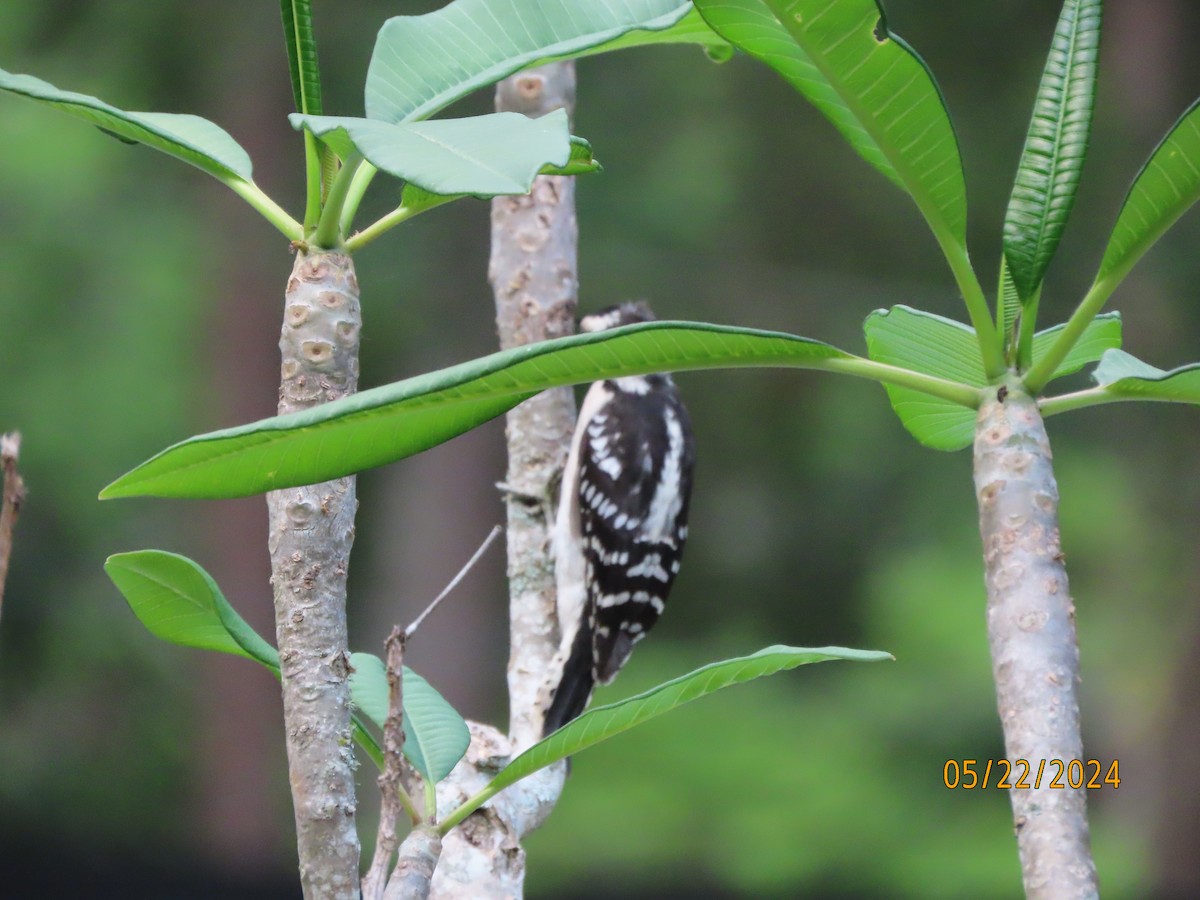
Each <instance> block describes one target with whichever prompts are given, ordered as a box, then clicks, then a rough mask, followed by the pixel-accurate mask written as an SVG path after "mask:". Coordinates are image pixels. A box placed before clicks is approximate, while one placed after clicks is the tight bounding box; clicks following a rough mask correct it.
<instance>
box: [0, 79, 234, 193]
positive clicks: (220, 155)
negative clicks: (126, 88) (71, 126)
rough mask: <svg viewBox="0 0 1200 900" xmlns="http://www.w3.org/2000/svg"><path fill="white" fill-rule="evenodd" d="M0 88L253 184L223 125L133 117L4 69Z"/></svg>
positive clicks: (155, 115) (175, 117) (165, 116)
mask: <svg viewBox="0 0 1200 900" xmlns="http://www.w3.org/2000/svg"><path fill="white" fill-rule="evenodd" d="M0 89H3V90H6V91H11V92H12V93H14V94H19V95H21V96H23V97H28V98H29V99H31V100H36V101H38V102H40V103H43V104H45V105H47V106H51V107H53V108H55V109H58V110H61V111H62V112H65V113H67V114H69V115H71V116H74V117H75V118H78V119H83V120H84V121H86V122H90V123H92V124H93V125H96V126H98V127H99V128H101V129H102V130H104V131H107V132H109V133H111V134H113V135H115V136H117V137H119V138H121V139H122V140H125V141H132V142H134V143H139V144H145V145H146V146H148V147H153V148H154V149H155V150H160V151H162V152H163V153H166V154H168V155H170V156H174V157H175V158H176V159H180V160H182V161H183V162H186V163H190V164H191V165H193V166H196V167H197V168H199V169H202V170H204V171H205V172H208V173H209V174H210V175H215V176H216V177H218V178H222V179H229V178H237V179H241V180H243V181H250V180H251V177H252V173H253V167H252V166H251V163H250V157H249V155H248V154H247V153H246V151H245V150H243V149H242V147H241V146H240V145H239V144H238V143H237V141H235V140H234V139H233V138H232V137H230V135H229V133H228V132H226V131H225V130H224V129H222V128H221V127H220V126H218V125H215V124H214V123H212V122H210V121H208V120H207V119H202V118H200V117H199V116H192V115H184V114H176V113H159V112H129V111H126V110H123V109H117V108H116V107H115V106H110V105H109V104H107V103H105V102H104V101H103V100H98V99H97V98H95V97H90V96H88V95H87V94H77V93H75V92H74V91H64V90H60V89H59V88H56V87H55V86H54V85H52V84H49V83H48V82H45V81H42V80H41V79H40V78H34V77H33V76H32V75H16V74H13V73H11V72H6V71H4V70H3V69H0Z"/></svg>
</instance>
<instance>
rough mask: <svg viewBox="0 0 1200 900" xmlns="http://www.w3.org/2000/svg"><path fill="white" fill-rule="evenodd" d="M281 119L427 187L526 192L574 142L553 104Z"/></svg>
mask: <svg viewBox="0 0 1200 900" xmlns="http://www.w3.org/2000/svg"><path fill="white" fill-rule="evenodd" d="M289 118H290V120H291V122H292V125H293V126H294V127H296V128H297V129H299V128H302V127H303V128H308V129H309V130H310V131H312V132H313V133H314V134H315V135H316V136H317V137H319V138H320V139H321V140H322V141H324V142H325V143H326V144H328V145H329V146H330V147H331V148H332V149H333V151H334V152H335V153H337V154H338V155H339V156H341V157H343V158H345V157H347V156H349V155H350V154H351V153H352V152H354V150H357V151H358V152H359V153H361V154H362V155H363V156H364V157H365V158H366V159H367V160H368V161H369V162H370V163H371V164H372V165H374V166H376V167H377V168H379V169H382V170H383V171H385V172H387V173H388V174H390V175H394V176H395V177H397V178H402V179H404V180H405V181H407V182H409V183H411V184H415V185H417V186H418V187H420V188H423V189H425V190H426V191H429V192H430V193H434V194H470V195H472V196H476V197H494V196H497V195H499V194H527V193H529V189H530V187H531V186H532V184H533V179H534V178H535V177H536V176H537V174H538V172H539V171H540V170H541V169H542V167H543V166H545V165H551V166H560V167H566V166H568V165H569V164H570V163H571V159H572V151H573V149H574V148H573V146H572V144H571V142H570V133H569V132H568V130H567V114H566V111H565V110H561V109H558V110H555V111H554V112H552V113H549V114H548V115H545V116H542V117H541V118H539V119H530V118H528V117H526V116H523V115H521V114H519V113H512V112H503V113H491V114H490V115H485V116H474V117H472V118H467V119H438V120H437V121H434V122H402V123H400V124H398V125H391V124H389V123H387V122H375V121H372V120H371V119H356V118H351V117H349V116H304V115H301V114H299V113H293V114H292V115H291V116H290V117H289ZM589 156H590V151H589Z"/></svg>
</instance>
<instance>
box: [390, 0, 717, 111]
mask: <svg viewBox="0 0 1200 900" xmlns="http://www.w3.org/2000/svg"><path fill="white" fill-rule="evenodd" d="M690 9H691V3H681V2H679V0H588V2H586V3H580V2H578V0H455V2H453V3H450V4H449V5H447V6H445V7H443V8H442V9H439V10H436V11H435V12H431V13H428V14H426V15H423V16H397V17H395V18H393V19H389V20H388V21H387V22H386V23H384V26H383V28H381V29H380V31H379V35H378V37H377V38H376V40H375V50H374V52H373V53H372V54H371V65H370V67H369V68H368V70H367V84H366V110H367V117H368V118H371V119H379V120H381V121H384V122H402V121H412V120H416V119H427V118H429V117H430V116H432V115H433V114H434V113H436V112H438V110H441V109H444V108H445V107H446V106H448V105H450V104H451V103H453V102H454V101H455V100H458V99H459V98H461V97H465V96H466V95H467V94H469V93H471V92H473V91H475V90H477V89H479V88H481V87H484V86H486V85H489V84H492V83H494V82H496V81H499V80H500V79H502V78H504V77H506V76H508V75H511V74H512V73H513V72H516V71H519V70H520V69H524V68H528V67H530V66H535V65H538V64H540V63H544V62H549V61H551V60H554V59H567V58H573V57H576V56H580V55H583V54H584V53H586V52H588V51H591V50H593V48H597V49H600V48H602V45H604V44H606V43H608V42H610V41H616V40H618V39H621V44H620V46H621V47H629V46H637V44H638V43H639V40H638V38H639V37H643V38H644V41H645V42H647V43H653V42H656V41H661V40H663V36H664V34H665V32H666V30H667V29H671V28H672V27H673V26H678V28H679V31H678V33H677V34H676V35H675V39H677V40H695V41H697V42H699V43H702V44H705V45H708V44H713V45H716V44H718V43H719V42H718V41H716V40H715V39H714V38H713V37H712V35H711V33H710V32H709V31H708V29H706V28H702V27H698V26H697V23H696V21H695V19H694V18H691V19H688V18H686V14H687V13H688V11H689V10H690ZM656 35H657V37H656Z"/></svg>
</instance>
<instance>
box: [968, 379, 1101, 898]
mask: <svg viewBox="0 0 1200 900" xmlns="http://www.w3.org/2000/svg"><path fill="white" fill-rule="evenodd" d="M1051 458H1052V457H1051V453H1050V442H1049V440H1048V438H1047V437H1046V429H1045V426H1044V425H1043V422H1042V417H1041V413H1040V412H1039V411H1038V408H1037V402H1036V401H1035V400H1034V399H1033V398H1032V397H1030V396H1028V395H1027V394H1025V393H1023V392H1022V391H1021V389H1020V388H1019V387H1018V386H1017V385H1016V384H1015V383H1013V384H1009V385H1005V386H1001V387H1000V388H999V390H998V391H997V393H996V394H995V395H993V396H992V397H991V398H989V399H988V400H986V401H985V402H984V404H983V406H982V407H981V408H980V410H979V417H978V419H977V421H976V429H975V491H976V499H977V501H978V503H979V530H980V534H981V536H982V538H983V559H984V569H985V577H986V582H987V594H988V605H987V625H988V642H989V644H990V646H991V651H992V672H993V676H994V678H995V681H996V697H997V701H998V705H999V709H1000V721H1001V724H1002V725H1003V728H1004V744H1005V752H1006V753H1007V755H1008V759H1009V761H1010V763H1011V764H1012V766H1013V773H1012V776H1011V778H1010V779H1009V780H1010V781H1012V782H1014V783H1015V782H1016V781H1017V779H1018V777H1019V776H1020V775H1021V773H1022V771H1023V769H1024V767H1025V766H1028V767H1029V770H1028V777H1027V781H1028V784H1029V789H1015V788H1014V789H1013V790H1010V791H1009V798H1010V799H1011V801H1012V806H1013V824H1014V828H1015V831H1016V836H1017V846H1018V850H1019V853H1020V858H1021V873H1022V878H1023V879H1024V883H1025V894H1026V896H1027V897H1031V898H1047V900H1048V898H1054V900H1066V898H1077V897H1078V898H1082V897H1095V896H1097V895H1098V890H1099V889H1098V885H1097V880H1096V867H1095V864H1094V863H1093V862H1092V854H1091V847H1090V840H1089V836H1088V823H1087V808H1086V791H1085V790H1084V789H1082V788H1071V787H1069V786H1068V784H1067V774H1066V772H1065V767H1066V766H1067V765H1068V764H1069V763H1070V762H1071V761H1072V760H1082V759H1083V743H1082V740H1081V738H1080V732H1079V701H1078V698H1077V696H1076V687H1077V685H1078V683H1079V649H1078V645H1077V644H1076V640H1075V607H1074V604H1073V603H1072V602H1071V597H1070V593H1069V591H1068V586H1067V570H1066V567H1065V566H1064V564H1063V554H1062V549H1061V545H1060V542H1059V530H1058V486H1057V484H1056V483H1055V481H1054V470H1053V466H1052V464H1051ZM1060 767H1064V769H1060ZM1055 775H1058V776H1060V777H1059V778H1058V784H1060V785H1061V787H1052V786H1051V782H1052V780H1053V779H1054V776H1055Z"/></svg>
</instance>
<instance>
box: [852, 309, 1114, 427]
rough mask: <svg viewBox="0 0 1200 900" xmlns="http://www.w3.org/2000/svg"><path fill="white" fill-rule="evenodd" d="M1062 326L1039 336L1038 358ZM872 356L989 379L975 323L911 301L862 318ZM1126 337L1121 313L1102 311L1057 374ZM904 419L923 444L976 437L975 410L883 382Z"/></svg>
mask: <svg viewBox="0 0 1200 900" xmlns="http://www.w3.org/2000/svg"><path fill="white" fill-rule="evenodd" d="M1062 329H1063V326H1062V325H1057V326H1055V327H1054V328H1050V329H1047V330H1046V331H1043V332H1040V333H1038V334H1037V335H1035V336H1034V339H1033V356H1034V360H1035V361H1036V360H1037V359H1038V358H1039V357H1040V356H1041V355H1042V354H1044V353H1045V351H1046V350H1047V349H1048V348H1049V347H1050V345H1051V344H1053V342H1054V339H1055V337H1056V336H1057V335H1058V333H1059V332H1060V331H1062ZM863 330H864V331H865V332H866V337H867V350H868V354H869V356H870V358H871V359H873V360H875V361H876V362H881V363H888V364H889V365H893V366H900V367H901V368H905V369H911V370H913V371H916V372H923V373H925V374H927V375H936V376H937V377H939V378H945V379H948V380H950V381H957V382H959V383H961V384H967V385H970V386H972V387H982V386H983V385H985V384H987V379H986V377H985V376H984V372H983V364H982V363H981V362H980V358H979V344H978V343H977V342H976V340H975V333H974V331H972V330H971V328H970V326H968V325H964V324H962V323H961V322H955V321H954V320H952V319H946V318H943V317H942V316H937V315H934V314H933V313H927V312H923V311H921V310H918V309H912V308H910V307H907V306H893V307H892V308H891V309H880V310H876V311H875V312H873V313H871V314H870V315H869V316H867V319H866V322H864V323H863ZM1120 342H1121V317H1120V314H1119V313H1108V314H1105V315H1102V316H1097V317H1096V318H1095V319H1094V320H1092V323H1091V324H1090V325H1089V326H1088V328H1087V330H1086V331H1085V332H1084V335H1083V337H1082V338H1081V339H1080V340H1079V342H1078V343H1077V344H1076V345H1075V347H1074V348H1073V349H1072V351H1071V353H1070V354H1069V355H1068V356H1067V357H1066V358H1065V359H1064V360H1063V361H1062V363H1060V364H1059V366H1058V367H1057V368H1056V369H1055V371H1054V375H1053V377H1054V378H1058V377H1061V376H1063V375H1069V374H1070V373H1072V372H1077V371H1078V370H1079V369H1081V368H1082V367H1083V366H1084V365H1086V364H1087V363H1089V362H1092V361H1094V360H1096V359H1099V357H1100V354H1101V353H1103V352H1104V351H1105V350H1106V349H1108V348H1109V347H1115V346H1119V345H1120ZM884 387H885V388H886V390H887V393H888V400H889V401H891V404H892V409H893V410H894V411H895V413H896V415H897V416H898V417H899V419H900V422H901V423H902V424H903V425H904V427H905V428H906V429H907V430H908V432H909V434H911V435H912V436H913V437H915V438H916V439H917V440H918V441H919V442H920V443H922V444H924V445H925V446H926V447H931V448H933V449H934V450H947V451H952V450H961V449H962V448H964V447H969V446H970V445H971V443H972V442H973V441H974V439H975V412H974V410H970V409H965V408H964V407H962V406H959V405H957V404H955V403H951V402H949V401H948V400H943V399H941V398H940V397H933V396H930V395H929V394H925V393H922V392H920V391H915V390H912V389H911V388H905V387H897V386H895V385H890V384H889V385H885V386H884Z"/></svg>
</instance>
